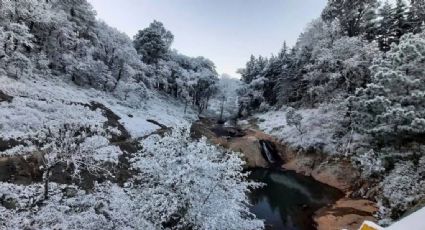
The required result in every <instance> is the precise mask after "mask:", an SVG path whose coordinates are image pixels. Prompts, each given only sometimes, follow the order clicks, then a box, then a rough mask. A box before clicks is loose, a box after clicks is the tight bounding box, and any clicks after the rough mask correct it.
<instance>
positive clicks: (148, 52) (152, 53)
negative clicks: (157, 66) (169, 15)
mask: <svg viewBox="0 0 425 230" xmlns="http://www.w3.org/2000/svg"><path fill="white" fill-rule="evenodd" d="M173 40H174V35H173V34H172V33H171V32H170V31H168V30H166V29H165V28H164V25H163V24H162V23H161V22H159V21H153V22H152V23H151V24H150V25H149V27H148V28H146V29H143V30H140V31H139V32H138V34H137V35H136V36H135V37H134V46H135V47H136V50H137V52H139V53H140V54H141V55H142V58H143V61H145V62H147V63H148V64H152V63H156V62H157V61H158V59H161V58H164V57H165V55H166V54H167V53H168V52H169V49H170V47H171V43H172V42H173Z"/></svg>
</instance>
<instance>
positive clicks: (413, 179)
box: [380, 157, 425, 222]
mask: <svg viewBox="0 0 425 230" xmlns="http://www.w3.org/2000/svg"><path fill="white" fill-rule="evenodd" d="M424 164H425V157H422V158H421V159H420V161H419V162H418V165H415V164H413V163H412V162H409V161H407V162H400V163H397V164H395V166H394V169H393V170H392V171H391V172H390V174H389V175H388V176H386V177H385V179H384V180H383V181H382V182H381V186H382V189H383V194H382V197H381V198H380V204H381V210H380V218H381V219H383V222H388V221H389V220H388V219H387V218H391V219H393V220H394V219H398V218H400V217H401V216H402V215H403V214H404V212H405V211H406V210H408V208H410V207H412V206H413V205H414V204H415V202H417V201H419V200H420V199H423V198H424V197H425V181H424V180H423V176H424V172H425V170H424V169H423V165H424Z"/></svg>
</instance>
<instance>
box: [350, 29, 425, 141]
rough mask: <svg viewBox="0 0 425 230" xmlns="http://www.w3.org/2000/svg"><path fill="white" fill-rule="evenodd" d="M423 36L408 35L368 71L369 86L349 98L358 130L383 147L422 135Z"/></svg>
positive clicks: (424, 56) (423, 119)
mask: <svg viewBox="0 0 425 230" xmlns="http://www.w3.org/2000/svg"><path fill="white" fill-rule="evenodd" d="M424 59H425V39H424V34H418V35H412V34H408V35H406V36H404V37H402V39H401V41H400V44H399V45H398V46H393V48H392V49H391V50H390V51H389V52H388V53H387V55H386V57H385V58H380V59H378V60H377V61H376V64H375V65H374V66H373V67H372V70H373V72H374V76H373V78H372V83H371V84H369V85H368V86H367V87H366V88H364V89H359V90H358V92H357V94H356V96H355V97H352V98H351V102H352V105H353V106H354V108H355V109H354V110H355V111H356V112H355V117H356V119H355V120H356V124H357V125H358V129H360V130H362V131H363V132H367V133H370V134H373V135H375V136H376V137H377V138H378V139H379V140H381V141H383V142H384V143H394V142H393V141H397V142H400V141H403V140H406V139H413V140H415V139H417V138H420V137H421V136H423V135H424V130H425V129H424V127H425V114H424V113H423V111H424V110H425V104H424V101H425V100H424V99H425V98H424V96H425V94H424V92H425V82H424V80H423V76H424V74H425V72H424V70H425V66H424Z"/></svg>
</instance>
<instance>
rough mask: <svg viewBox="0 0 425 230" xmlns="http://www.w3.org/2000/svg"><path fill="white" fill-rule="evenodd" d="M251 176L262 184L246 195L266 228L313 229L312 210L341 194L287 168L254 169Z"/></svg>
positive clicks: (328, 202) (339, 196)
mask: <svg viewBox="0 0 425 230" xmlns="http://www.w3.org/2000/svg"><path fill="white" fill-rule="evenodd" d="M250 179H252V180H255V181H257V182H262V183H264V184H265V186H263V187H262V188H260V189H257V190H255V191H254V192H252V193H251V194H250V195H249V197H250V200H251V203H252V204H253V206H252V207H251V211H252V212H253V213H254V214H255V215H256V216H257V217H258V218H260V219H263V220H265V223H266V226H267V228H266V229H273V230H274V229H284V230H286V229H287V230H310V229H315V227H314V222H313V219H312V216H313V214H314V212H315V211H316V210H318V209H320V208H321V207H324V206H326V205H328V204H332V203H334V202H335V201H336V200H338V199H339V198H341V197H342V196H343V194H342V192H340V191H339V190H337V189H335V188H332V187H329V186H327V185H325V184H322V183H320V182H317V181H315V180H314V179H312V178H310V177H306V176H302V175H299V174H296V173H294V172H289V171H285V172H284V171H281V170H277V169H275V170H273V169H255V170H253V171H252V172H251V175H250Z"/></svg>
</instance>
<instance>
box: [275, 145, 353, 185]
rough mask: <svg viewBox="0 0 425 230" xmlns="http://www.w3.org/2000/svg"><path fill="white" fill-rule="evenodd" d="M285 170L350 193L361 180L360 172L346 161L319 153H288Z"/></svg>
mask: <svg viewBox="0 0 425 230" xmlns="http://www.w3.org/2000/svg"><path fill="white" fill-rule="evenodd" d="M286 153H287V155H286V163H285V164H284V165H283V166H282V167H283V168H284V169H287V170H293V171H296V172H297V173H300V174H304V175H306V176H312V177H313V178H314V179H316V180H317V181H320V182H322V183H324V184H327V185H330V186H332V187H334V188H337V189H339V190H341V191H344V192H348V191H351V190H352V189H353V186H354V185H356V184H358V181H359V180H360V172H359V171H358V170H357V169H355V168H354V167H353V165H352V164H351V163H350V162H349V161H348V160H345V159H341V158H335V157H327V156H325V155H323V154H319V153H305V152H299V153H296V152H294V151H287V152H286Z"/></svg>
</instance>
